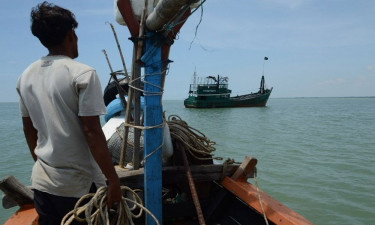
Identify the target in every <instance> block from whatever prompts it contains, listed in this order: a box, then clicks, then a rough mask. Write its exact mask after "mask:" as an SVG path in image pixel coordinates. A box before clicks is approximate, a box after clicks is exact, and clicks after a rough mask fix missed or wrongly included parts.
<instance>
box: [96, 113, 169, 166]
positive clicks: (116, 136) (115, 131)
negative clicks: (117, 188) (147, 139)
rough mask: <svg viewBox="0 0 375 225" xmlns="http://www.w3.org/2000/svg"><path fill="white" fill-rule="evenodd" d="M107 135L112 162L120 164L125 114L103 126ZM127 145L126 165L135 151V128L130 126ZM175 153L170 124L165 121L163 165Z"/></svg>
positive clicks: (167, 162)
mask: <svg viewBox="0 0 375 225" xmlns="http://www.w3.org/2000/svg"><path fill="white" fill-rule="evenodd" d="M102 129H103V133H104V135H105V138H106V141H107V145H108V149H109V152H110V154H111V158H112V162H113V163H114V164H115V165H118V164H119V162H120V155H121V149H122V142H123V136H124V114H121V115H119V116H116V117H112V118H111V119H109V120H108V122H107V123H106V124H104V126H103V127H102ZM127 143H128V144H127V146H126V154H125V165H126V164H127V163H129V162H132V161H133V152H134V128H133V127H129V132H128V142H127ZM140 143H141V144H140V154H139V155H140V159H139V160H140V161H141V160H142V159H143V157H144V156H143V131H142V132H141V137H140ZM172 155H173V145H172V139H171V135H170V131H169V127H168V124H167V123H165V126H164V128H163V144H162V161H163V165H168V164H169V159H170V158H171V156H172Z"/></svg>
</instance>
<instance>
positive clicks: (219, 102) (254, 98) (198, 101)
mask: <svg viewBox="0 0 375 225" xmlns="http://www.w3.org/2000/svg"><path fill="white" fill-rule="evenodd" d="M271 92H272V88H271V89H266V90H264V93H253V94H247V95H240V96H235V97H230V98H209V99H208V98H203V99H202V98H199V97H195V96H189V97H188V98H187V99H185V101H184V105H185V107H186V108H229V107H264V106H266V104H267V101H268V99H269V97H270V95H271Z"/></svg>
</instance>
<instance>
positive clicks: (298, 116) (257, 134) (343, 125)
mask: <svg viewBox="0 0 375 225" xmlns="http://www.w3.org/2000/svg"><path fill="white" fill-rule="evenodd" d="M163 105H164V110H165V111H166V115H167V116H168V115H172V114H176V115H178V116H180V117H181V118H182V119H183V120H185V121H186V122H188V124H189V125H190V126H192V127H194V128H197V129H198V130H200V131H201V132H203V133H204V134H205V135H206V136H207V137H209V138H210V139H211V140H212V141H215V142H216V156H222V157H223V158H224V159H226V158H233V159H235V160H236V161H242V160H243V159H244V157H245V156H246V155H251V156H253V157H256V158H257V159H258V165H257V168H258V183H259V186H260V188H261V189H262V190H264V191H265V192H267V193H268V194H269V195H271V196H272V197H273V198H275V199H277V200H278V201H280V202H282V203H283V204H285V205H286V206H288V207H289V208H291V209H293V210H295V211H297V212H298V213H300V214H301V215H303V216H304V217H305V218H307V219H308V220H310V221H311V222H313V223H314V224H322V225H326V224H337V225H345V224H348V225H353V224H355V225H357V224H358V225H360V224H368V225H372V224H375V98H293V99H270V100H269V102H268V106H267V107H264V108H229V109H186V108H184V106H183V102H182V101H165V102H164V103H163ZM0 115H1V117H0V175H1V178H3V177H5V176H7V175H13V176H15V177H16V178H17V179H18V180H20V181H21V182H22V183H24V184H25V185H30V172H31V167H32V164H33V161H32V159H31V156H30V153H29V150H28V148H27V146H26V142H25V140H24V137H23V133H22V128H21V127H22V126H21V118H20V116H19V113H18V105H17V103H0ZM15 210H16V208H13V209H7V210H5V209H3V208H2V207H0V224H3V223H4V222H5V221H6V219H7V218H8V217H9V216H10V215H11V214H12V213H13V212H14V211H15Z"/></svg>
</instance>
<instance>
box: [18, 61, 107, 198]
mask: <svg viewBox="0 0 375 225" xmlns="http://www.w3.org/2000/svg"><path fill="white" fill-rule="evenodd" d="M17 91H18V93H19V95H20V111H21V116H22V117H30V118H31V120H32V122H33V125H34V127H35V128H36V130H37V131H38V141H37V146H36V149H35V154H36V155H37V157H38V160H37V161H36V162H35V164H34V167H33V171H32V176H31V180H32V187H33V188H34V189H37V190H39V191H43V192H47V193H50V194H53V195H58V196H64V197H81V196H83V195H84V194H87V193H88V191H89V189H90V186H91V184H92V182H95V183H96V184H97V185H99V186H100V185H104V184H105V182H104V176H103V174H102V173H101V170H100V168H99V166H98V165H97V163H96V161H95V160H94V158H93V156H92V154H91V152H90V149H89V147H88V143H87V141H86V138H85V135H84V133H83V130H82V125H81V121H80V119H79V116H96V115H102V114H105V113H106V108H105V105H104V101H103V95H102V89H101V85H100V81H99V78H98V75H97V74H96V71H95V70H94V69H93V68H91V67H89V66H87V65H85V64H82V63H79V62H76V61H74V60H73V59H71V58H69V57H67V56H46V57H42V58H41V59H40V60H38V61H36V62H34V63H33V64H31V65H30V66H29V67H28V68H27V69H26V70H25V71H24V72H23V74H22V75H21V76H20V78H19V79H18V82H17Z"/></svg>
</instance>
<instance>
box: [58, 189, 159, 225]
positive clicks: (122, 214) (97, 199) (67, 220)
mask: <svg viewBox="0 0 375 225" xmlns="http://www.w3.org/2000/svg"><path fill="white" fill-rule="evenodd" d="M121 190H122V194H123V196H129V197H130V198H129V197H122V200H121V202H120V204H119V205H118V207H117V209H115V210H113V209H108V206H107V187H105V186H103V187H100V188H99V189H98V190H97V191H96V193H95V194H87V195H84V196H82V197H81V198H80V199H79V200H78V202H77V203H76V205H75V207H74V209H73V210H72V211H70V212H69V213H67V214H66V215H65V216H64V218H63V219H62V221H61V225H69V224H71V223H72V222H73V220H77V221H79V222H87V224H88V225H101V224H103V225H110V224H114V223H113V222H114V221H115V222H116V223H115V224H116V225H127V224H130V225H134V223H133V219H132V218H140V217H141V216H142V214H143V211H145V212H146V213H147V214H149V215H150V216H151V217H152V218H153V220H154V221H155V223H156V224H157V225H159V221H158V220H157V218H156V217H155V216H154V215H153V214H152V213H151V212H150V211H149V210H148V209H147V208H145V207H144V206H143V202H142V199H141V198H140V197H139V195H138V194H137V193H136V192H137V191H140V190H132V189H130V188H129V187H127V186H121ZM88 199H90V200H89V201H88V202H87V203H86V204H84V205H82V202H84V201H87V200H88ZM129 203H130V204H133V206H132V207H129ZM137 208H140V211H139V213H138V214H134V213H133V211H134V210H135V209H137ZM81 214H84V216H85V217H84V218H81V217H80V215H81Z"/></svg>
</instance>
